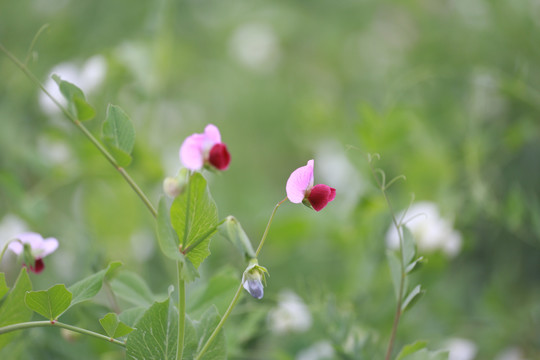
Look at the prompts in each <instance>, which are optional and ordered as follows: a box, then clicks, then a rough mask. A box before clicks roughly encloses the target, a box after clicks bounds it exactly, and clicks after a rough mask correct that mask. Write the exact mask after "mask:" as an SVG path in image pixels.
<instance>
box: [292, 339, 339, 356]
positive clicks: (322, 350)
mask: <svg viewBox="0 0 540 360" xmlns="http://www.w3.org/2000/svg"><path fill="white" fill-rule="evenodd" d="M333 356H334V348H333V347H332V344H331V343H330V342H329V341H327V340H322V341H319V342H316V343H315V344H313V345H311V346H310V347H308V348H307V349H304V350H302V351H300V352H299V353H298V355H297V356H296V360H329V359H332V358H333Z"/></svg>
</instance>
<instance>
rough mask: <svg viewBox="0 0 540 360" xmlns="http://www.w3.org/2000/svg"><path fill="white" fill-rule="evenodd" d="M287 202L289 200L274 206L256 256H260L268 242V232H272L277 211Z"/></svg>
mask: <svg viewBox="0 0 540 360" xmlns="http://www.w3.org/2000/svg"><path fill="white" fill-rule="evenodd" d="M285 201H287V198H285V199H283V200H281V201H280V202H278V203H277V204H276V206H274V210H273V211H272V215H270V219H268V224H266V229H264V234H263V236H262V239H261V242H260V243H259V246H258V247H257V251H255V256H259V253H260V252H261V250H262V247H263V245H264V241H265V240H266V235H268V230H270V225H272V220H274V215H276V211H277V209H278V208H279V207H280V206H281V204H283V203H284V202H285Z"/></svg>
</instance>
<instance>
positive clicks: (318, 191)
mask: <svg viewBox="0 0 540 360" xmlns="http://www.w3.org/2000/svg"><path fill="white" fill-rule="evenodd" d="M335 197H336V189H334V188H331V187H330V186H328V185H324V184H319V185H315V186H314V187H313V189H311V192H310V193H309V196H308V201H309V203H310V204H311V206H312V207H313V209H314V210H315V211H321V210H322V209H324V208H325V207H326V205H327V204H328V203H329V202H330V201H332V200H334V198H335Z"/></svg>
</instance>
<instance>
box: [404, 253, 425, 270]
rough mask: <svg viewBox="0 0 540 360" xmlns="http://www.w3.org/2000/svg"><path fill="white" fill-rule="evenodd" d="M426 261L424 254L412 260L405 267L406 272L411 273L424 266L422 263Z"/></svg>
mask: <svg viewBox="0 0 540 360" xmlns="http://www.w3.org/2000/svg"><path fill="white" fill-rule="evenodd" d="M425 262H426V259H424V257H423V256H420V257H419V258H418V259H416V260H414V261H412V262H411V263H410V264H409V265H407V267H406V268H405V273H406V274H410V273H411V272H413V271H415V270H418V269H420V268H421V267H422V264H424V263H425Z"/></svg>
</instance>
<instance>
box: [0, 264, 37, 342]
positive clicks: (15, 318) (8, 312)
mask: <svg viewBox="0 0 540 360" xmlns="http://www.w3.org/2000/svg"><path fill="white" fill-rule="evenodd" d="M30 290H32V283H31V282H30V278H29V277H28V274H27V273H26V268H25V267H23V268H22V269H21V272H20V273H19V277H18V278H17V281H16V282H15V285H13V288H12V289H11V291H10V292H9V294H8V295H7V297H6V299H5V300H4V302H3V303H2V306H0V327H2V326H6V325H12V324H17V323H22V322H26V321H30V319H31V318H32V311H31V310H30V309H28V308H27V307H26V306H25V305H24V297H25V295H26V292H27V291H30ZM17 335H18V334H17V332H12V333H8V334H3V335H2V336H0V349H2V348H3V347H5V346H6V345H7V344H9V343H10V342H11V341H12V340H13V338H14V337H16V336H17Z"/></svg>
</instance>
